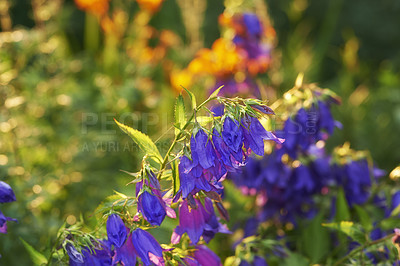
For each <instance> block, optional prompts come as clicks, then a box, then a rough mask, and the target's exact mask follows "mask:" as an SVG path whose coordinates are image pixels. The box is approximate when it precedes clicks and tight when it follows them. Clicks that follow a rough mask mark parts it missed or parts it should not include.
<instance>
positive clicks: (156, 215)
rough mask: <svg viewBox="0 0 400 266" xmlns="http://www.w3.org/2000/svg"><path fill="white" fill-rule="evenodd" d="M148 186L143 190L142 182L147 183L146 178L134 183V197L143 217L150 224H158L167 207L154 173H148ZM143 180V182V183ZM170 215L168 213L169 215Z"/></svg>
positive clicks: (162, 218) (165, 213)
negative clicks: (136, 198)
mask: <svg viewBox="0 0 400 266" xmlns="http://www.w3.org/2000/svg"><path fill="white" fill-rule="evenodd" d="M148 176H149V180H150V187H148V189H146V190H144V191H142V190H143V184H146V185H147V184H148V183H149V182H148V181H147V180H144V181H141V182H139V183H137V184H136V197H138V211H139V212H140V213H142V215H143V217H144V219H146V221H148V222H149V223H150V224H151V225H157V226H160V225H161V223H162V222H163V221H164V218H165V216H166V215H167V209H168V210H169V208H168V207H167V206H166V203H165V201H164V199H163V198H162V195H161V191H160V183H159V182H158V180H157V178H156V177H155V176H154V174H152V173H150V174H149V175H148ZM143 182H144V183H143ZM169 216H170V215H169Z"/></svg>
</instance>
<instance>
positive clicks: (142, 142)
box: [114, 119, 162, 162]
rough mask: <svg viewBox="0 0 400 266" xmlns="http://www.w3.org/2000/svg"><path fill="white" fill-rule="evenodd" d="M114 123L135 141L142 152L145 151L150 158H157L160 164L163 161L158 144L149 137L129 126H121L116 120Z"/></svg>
mask: <svg viewBox="0 0 400 266" xmlns="http://www.w3.org/2000/svg"><path fill="white" fill-rule="evenodd" d="M114 121H115V123H117V125H118V126H119V128H120V129H122V131H124V132H125V133H126V134H128V135H129V136H130V137H131V138H132V139H133V141H134V142H135V143H136V144H137V145H138V146H139V148H140V149H141V150H142V151H144V152H145V153H146V154H147V155H149V156H150V157H155V158H157V159H158V161H159V162H161V161H162V157H161V154H160V152H159V151H158V149H157V146H156V144H154V142H153V141H152V140H151V139H150V137H149V136H147V135H146V134H144V133H142V132H140V131H138V130H136V129H133V128H131V127H129V126H126V125H124V124H121V123H120V122H118V121H117V120H116V119H114Z"/></svg>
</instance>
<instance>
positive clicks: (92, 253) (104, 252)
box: [66, 241, 112, 266]
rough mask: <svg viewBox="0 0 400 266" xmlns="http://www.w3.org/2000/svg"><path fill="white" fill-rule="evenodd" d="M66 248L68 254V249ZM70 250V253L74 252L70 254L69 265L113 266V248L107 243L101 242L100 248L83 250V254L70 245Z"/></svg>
mask: <svg viewBox="0 0 400 266" xmlns="http://www.w3.org/2000/svg"><path fill="white" fill-rule="evenodd" d="M68 244H69V243H68ZM68 244H67V245H68ZM71 246H72V248H71ZM66 248H67V253H68V247H66ZM69 248H70V252H72V253H71V254H70V253H68V255H69V256H70V260H69V265H71V266H89V265H112V264H111V263H112V259H111V247H110V244H109V243H108V242H107V241H100V246H99V247H98V248H90V249H89V248H87V247H85V248H83V249H82V254H80V253H79V252H78V251H76V249H75V247H74V246H73V245H72V244H70V247H69ZM74 249H75V250H74ZM71 255H72V256H71ZM79 255H81V256H82V260H83V262H80V260H79V258H80V257H79Z"/></svg>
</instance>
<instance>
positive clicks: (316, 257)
mask: <svg viewBox="0 0 400 266" xmlns="http://www.w3.org/2000/svg"><path fill="white" fill-rule="evenodd" d="M322 221H323V213H322V212H321V213H319V214H318V215H317V216H316V217H315V218H314V219H313V220H312V221H311V223H310V224H309V225H308V226H307V227H306V228H304V229H303V230H302V231H301V232H302V234H301V239H302V245H301V247H302V248H303V250H304V253H305V254H306V255H307V256H308V257H309V258H310V260H311V263H318V262H320V260H321V259H322V258H323V257H324V256H325V255H326V254H327V253H328V252H329V251H330V249H329V244H330V241H329V238H330V237H329V231H328V230H327V229H326V228H324V227H322V226H321V223H322Z"/></svg>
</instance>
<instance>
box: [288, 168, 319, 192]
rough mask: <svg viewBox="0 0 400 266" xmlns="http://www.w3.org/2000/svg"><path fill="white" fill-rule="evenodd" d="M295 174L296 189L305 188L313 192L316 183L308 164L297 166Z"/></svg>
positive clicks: (294, 185)
mask: <svg viewBox="0 0 400 266" xmlns="http://www.w3.org/2000/svg"><path fill="white" fill-rule="evenodd" d="M293 174H294V178H293V181H294V184H293V187H294V189H296V190H305V191H307V192H311V191H312V190H313V189H314V187H315V183H314V180H313V178H312V176H311V172H310V170H309V169H308V167H307V166H305V165H300V166H299V167H296V168H295V169H294V171H293Z"/></svg>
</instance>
